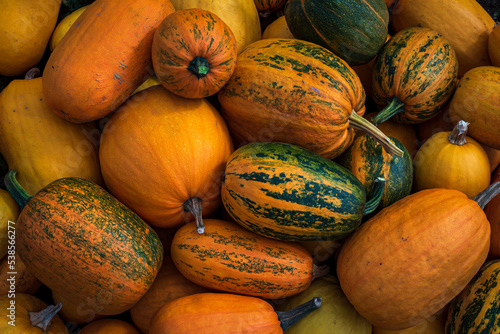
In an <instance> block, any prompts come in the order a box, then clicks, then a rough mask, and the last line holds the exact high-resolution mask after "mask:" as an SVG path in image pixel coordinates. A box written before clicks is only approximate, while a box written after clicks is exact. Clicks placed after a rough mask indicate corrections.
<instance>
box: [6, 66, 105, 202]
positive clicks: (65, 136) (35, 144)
mask: <svg viewBox="0 0 500 334" xmlns="http://www.w3.org/2000/svg"><path fill="white" fill-rule="evenodd" d="M38 74H39V70H38V69H37V68H33V69H32V70H30V71H29V72H28V73H27V74H26V76H25V78H24V79H16V80H13V81H11V82H10V84H9V85H8V86H7V87H6V88H5V89H4V90H3V91H2V92H1V93H0V134H1V135H0V137H1V140H0V152H1V154H2V155H3V157H4V158H5V160H6V162H7V165H8V166H9V168H11V169H15V170H16V171H17V172H18V181H19V183H20V184H21V185H22V186H23V188H24V189H25V190H26V191H27V192H28V193H29V194H30V195H34V194H36V193H37V192H38V191H39V190H40V189H41V188H43V187H44V186H46V185H47V184H49V183H50V182H52V181H54V180H56V179H59V178H62V177H70V176H73V177H81V178H84V179H88V180H90V181H93V182H95V183H97V184H103V181H102V175H101V170H100V166H99V156H98V144H99V136H100V132H99V129H98V128H97V126H96V124H94V123H87V124H73V123H70V122H67V121H65V120H63V119H61V118H60V117H58V116H57V115H55V114H54V112H53V110H52V109H51V108H50V107H49V106H48V104H47V103H46V98H45V94H44V93H43V82H42V81H43V80H42V78H41V77H37V75H38Z"/></svg>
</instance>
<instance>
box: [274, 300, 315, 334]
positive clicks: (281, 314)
mask: <svg viewBox="0 0 500 334" xmlns="http://www.w3.org/2000/svg"><path fill="white" fill-rule="evenodd" d="M321 302H322V299H321V298H320V297H314V298H313V299H311V300H310V301H308V302H305V303H304V304H301V305H299V306H297V307H294V308H292V309H290V310H288V311H278V312H276V313H277V314H278V320H279V321H280V323H281V328H282V329H283V332H285V331H286V330H287V329H288V328H290V327H292V326H293V325H294V324H295V323H296V322H297V321H299V320H300V319H302V318H303V317H305V316H306V315H308V314H309V313H311V312H312V311H314V310H316V309H318V308H319V307H320V306H321Z"/></svg>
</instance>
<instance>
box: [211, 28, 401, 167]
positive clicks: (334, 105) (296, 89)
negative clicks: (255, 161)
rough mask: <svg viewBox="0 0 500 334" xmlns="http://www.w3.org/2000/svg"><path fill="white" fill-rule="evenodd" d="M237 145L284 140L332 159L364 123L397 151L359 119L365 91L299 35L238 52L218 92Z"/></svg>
mask: <svg viewBox="0 0 500 334" xmlns="http://www.w3.org/2000/svg"><path fill="white" fill-rule="evenodd" d="M217 96H218V99H219V102H220V105H221V112H222V115H223V117H224V119H225V120H226V122H227V124H228V127H229V129H230V132H231V135H232V137H233V139H234V141H235V145H236V146H241V145H242V144H246V143H249V142H285V143H290V144H294V145H298V146H301V147H304V148H306V149H308V150H310V151H312V152H315V153H318V154H320V155H323V156H325V157H327V158H330V159H333V158H334V157H336V156H338V155H339V154H340V153H342V152H343V151H344V150H345V149H346V148H347V147H348V146H349V145H350V144H351V143H352V140H353V137H354V129H364V130H365V131H367V132H368V133H369V134H370V135H374V136H376V137H377V138H378V140H379V141H381V143H383V145H384V147H387V149H388V151H389V152H391V153H394V154H402V152H401V151H400V150H399V149H398V148H397V147H395V146H394V145H393V143H392V142H391V141H390V140H389V139H388V138H387V136H385V135H384V134H383V133H382V132H381V131H380V130H379V129H377V128H376V127H375V126H373V124H371V123H370V122H368V121H366V119H364V118H363V117H361V116H363V114H364V113H365V99H366V96H365V91H364V89H363V86H362V84H361V81H360V80H359V77H358V76H357V74H356V72H355V71H354V70H353V69H352V68H351V67H349V65H347V63H346V62H345V61H343V60H342V59H340V58H339V57H338V56H336V55H335V54H334V53H332V52H330V51H328V50H327V49H325V48H323V47H321V46H319V45H317V44H314V43H311V42H306V41H303V40H299V39H277V38H269V39H263V40H260V41H257V42H254V43H252V44H251V45H249V46H247V48H246V49H245V50H244V51H243V52H241V53H240V54H239V55H238V59H237V60H236V68H235V70H234V73H233V75H232V76H231V79H229V81H228V83H227V84H226V85H225V86H224V87H223V88H222V89H221V90H220V91H219V93H218V94H217Z"/></svg>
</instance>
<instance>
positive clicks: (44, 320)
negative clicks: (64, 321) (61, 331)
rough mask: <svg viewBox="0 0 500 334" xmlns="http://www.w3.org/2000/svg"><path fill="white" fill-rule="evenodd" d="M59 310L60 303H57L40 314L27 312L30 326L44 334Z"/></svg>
mask: <svg viewBox="0 0 500 334" xmlns="http://www.w3.org/2000/svg"><path fill="white" fill-rule="evenodd" d="M61 308H62V303H61V302H59V303H57V305H50V306H48V307H47V308H45V309H43V310H41V311H40V312H28V315H29V317H30V322H31V326H34V327H38V328H40V329H41V330H43V332H44V333H46V332H47V330H48V329H49V327H50V324H51V321H52V319H53V318H54V317H55V315H56V314H57V312H59V310H60V309H61Z"/></svg>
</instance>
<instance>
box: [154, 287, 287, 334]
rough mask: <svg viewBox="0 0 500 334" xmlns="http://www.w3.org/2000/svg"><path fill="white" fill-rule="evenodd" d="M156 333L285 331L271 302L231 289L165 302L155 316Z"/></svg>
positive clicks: (272, 333) (277, 333) (266, 333)
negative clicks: (227, 291)
mask: <svg viewBox="0 0 500 334" xmlns="http://www.w3.org/2000/svg"><path fill="white" fill-rule="evenodd" d="M149 332H150V333H152V334H153V333H154V334H167V333H175V334H192V333H203V334H221V333H233V334H243V333H245V334H251V333H255V334H281V333H283V330H282V329H281V325H280V321H279V320H278V316H277V315H276V312H275V311H274V309H273V307H272V306H271V304H269V303H267V302H266V301H264V300H263V299H261V298H257V297H251V296H243V295H237V294H229V293H201V294H194V295H190V296H186V297H181V298H178V299H175V300H173V301H171V302H170V303H168V304H166V305H164V306H163V307H162V308H161V309H160V310H159V311H158V312H157V313H156V315H155V316H154V317H153V319H152V320H151V326H150V328H149Z"/></svg>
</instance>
